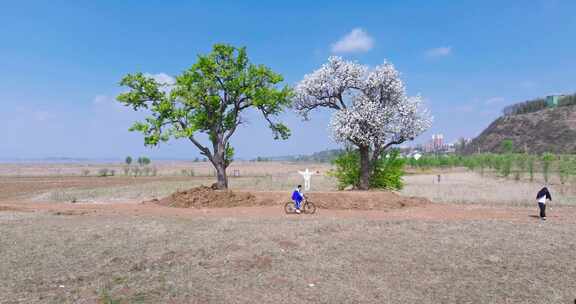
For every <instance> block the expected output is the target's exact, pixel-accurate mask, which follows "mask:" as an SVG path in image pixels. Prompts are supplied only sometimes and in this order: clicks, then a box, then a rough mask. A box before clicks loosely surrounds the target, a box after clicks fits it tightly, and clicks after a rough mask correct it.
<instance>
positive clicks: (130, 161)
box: [124, 156, 132, 166]
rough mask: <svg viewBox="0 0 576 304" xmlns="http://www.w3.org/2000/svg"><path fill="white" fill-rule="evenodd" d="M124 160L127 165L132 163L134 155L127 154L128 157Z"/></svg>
mask: <svg viewBox="0 0 576 304" xmlns="http://www.w3.org/2000/svg"><path fill="white" fill-rule="evenodd" d="M124 162H125V163H126V165H128V166H130V164H132V157H131V156H126V159H125V160H124Z"/></svg>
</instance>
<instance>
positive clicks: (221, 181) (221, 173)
mask: <svg viewBox="0 0 576 304" xmlns="http://www.w3.org/2000/svg"><path fill="white" fill-rule="evenodd" d="M212 146H213V148H214V155H213V160H212V164H213V165H214V169H216V183H214V184H212V188H214V189H218V190H225V189H228V176H227V175H226V167H228V165H227V164H226V151H225V150H226V149H225V144H224V142H223V140H222V138H221V137H220V136H219V137H215V140H214V141H213V142H212Z"/></svg>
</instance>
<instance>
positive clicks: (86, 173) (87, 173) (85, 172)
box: [82, 169, 90, 176]
mask: <svg viewBox="0 0 576 304" xmlns="http://www.w3.org/2000/svg"><path fill="white" fill-rule="evenodd" d="M88 175H90V170H88V169H82V176H88Z"/></svg>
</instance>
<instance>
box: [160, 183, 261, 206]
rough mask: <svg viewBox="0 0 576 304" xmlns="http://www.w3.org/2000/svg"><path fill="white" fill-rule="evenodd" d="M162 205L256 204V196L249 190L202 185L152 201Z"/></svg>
mask: <svg viewBox="0 0 576 304" xmlns="http://www.w3.org/2000/svg"><path fill="white" fill-rule="evenodd" d="M152 202H154V203H156V204H158V205H161V206H168V207H178V208H229V207H238V206H254V205H255V204H256V197H254V195H253V194H251V193H249V192H234V191H229V190H213V189H212V188H210V187H206V186H200V187H195V188H192V189H188V190H185V191H178V192H176V193H173V194H172V195H170V196H168V197H165V198H163V199H161V200H156V201H152Z"/></svg>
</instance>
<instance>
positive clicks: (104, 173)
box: [98, 168, 110, 177]
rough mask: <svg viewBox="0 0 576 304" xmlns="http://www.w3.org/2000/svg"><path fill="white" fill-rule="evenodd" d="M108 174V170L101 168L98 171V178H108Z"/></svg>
mask: <svg viewBox="0 0 576 304" xmlns="http://www.w3.org/2000/svg"><path fill="white" fill-rule="evenodd" d="M109 173H110V172H109V170H108V168H102V169H100V170H98V176H100V177H106V176H108V174H109Z"/></svg>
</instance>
